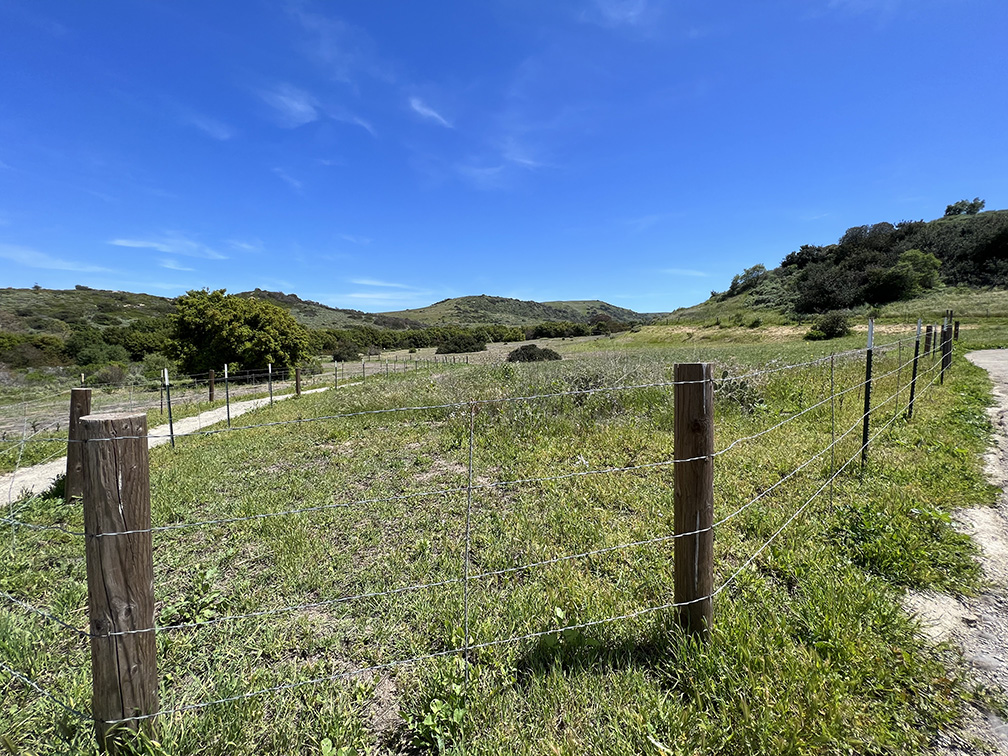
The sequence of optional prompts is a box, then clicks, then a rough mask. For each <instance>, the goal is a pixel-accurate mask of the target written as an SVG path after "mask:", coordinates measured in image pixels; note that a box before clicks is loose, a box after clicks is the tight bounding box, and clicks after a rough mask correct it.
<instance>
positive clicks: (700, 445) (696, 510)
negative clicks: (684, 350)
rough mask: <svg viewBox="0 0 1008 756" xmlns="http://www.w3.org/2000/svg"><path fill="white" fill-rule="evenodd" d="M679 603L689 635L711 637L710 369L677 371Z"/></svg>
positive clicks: (678, 615) (681, 619) (678, 616)
mask: <svg viewBox="0 0 1008 756" xmlns="http://www.w3.org/2000/svg"><path fill="white" fill-rule="evenodd" d="M674 380H675V389H674V393H673V401H674V407H675V420H674V426H675V428H674V430H675V442H674V450H675V451H674V454H675V459H676V460H677V461H676V463H675V471H674V477H675V483H674V506H675V513H674V524H675V534H676V539H675V603H676V604H678V605H679V606H678V607H677V609H676V619H677V622H678V624H679V625H680V627H682V628H683V629H684V630H686V632H687V633H689V634H690V635H693V636H696V637H698V638H700V639H702V640H706V639H707V638H708V637H709V636H710V630H711V623H712V621H713V610H714V603H713V598H712V593H713V589H714V530H713V525H714V456H713V455H714V382H713V380H712V371H711V366H710V364H709V363H687V364H680V365H676V366H675V370H674Z"/></svg>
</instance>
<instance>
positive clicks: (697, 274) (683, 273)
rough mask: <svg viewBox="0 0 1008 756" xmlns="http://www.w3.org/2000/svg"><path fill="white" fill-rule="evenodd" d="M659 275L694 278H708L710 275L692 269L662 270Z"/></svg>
mask: <svg viewBox="0 0 1008 756" xmlns="http://www.w3.org/2000/svg"><path fill="white" fill-rule="evenodd" d="M659 273H665V274H667V275H670V276H690V277H693V278H706V277H707V276H708V274H707V273H706V272H704V271H702V270H693V269H692V268H662V269H661V270H660V271H659Z"/></svg>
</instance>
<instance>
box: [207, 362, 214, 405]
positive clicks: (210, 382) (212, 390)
mask: <svg viewBox="0 0 1008 756" xmlns="http://www.w3.org/2000/svg"><path fill="white" fill-rule="evenodd" d="M214 377H215V376H214V371H213V370H211V371H210V380H209V381H208V382H207V386H209V387H210V391H209V394H210V402H211V403H212V402H213V400H214Z"/></svg>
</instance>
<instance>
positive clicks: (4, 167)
mask: <svg viewBox="0 0 1008 756" xmlns="http://www.w3.org/2000/svg"><path fill="white" fill-rule="evenodd" d="M13 170H14V166H12V165H10V164H9V163H5V162H4V161H3V160H0V171H13Z"/></svg>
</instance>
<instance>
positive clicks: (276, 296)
mask: <svg viewBox="0 0 1008 756" xmlns="http://www.w3.org/2000/svg"><path fill="white" fill-rule="evenodd" d="M237 296H239V297H251V298H254V299H264V300H267V301H269V302H272V303H273V304H275V305H279V306H280V307H283V308H284V309H285V310H289V311H290V313H291V315H293V316H294V319H295V320H297V321H298V322H299V323H301V324H302V325H304V326H308V327H309V328H354V327H358V326H374V327H375V328H390V329H393V330H403V329H407V328H423V327H424V325H425V324H424V323H421V322H419V321H416V320H410V319H408V318H404V317H396V313H385V314H382V313H377V314H375V313H368V312H361V311H360V310H344V309H341V308H338V307H329V306H328V305H324V304H321V303H320V302H313V301H311V300H310V299H301V298H300V297H299V296H298V295H297V294H284V293H283V292H280V291H263V290H262V289H256V290H254V291H243V292H240V293H239V294H238V295H237Z"/></svg>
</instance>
